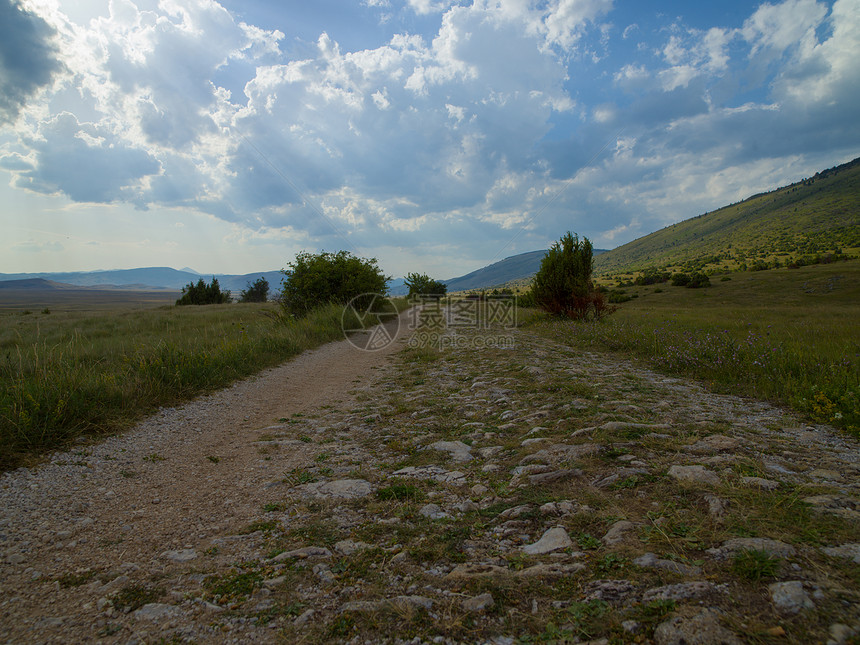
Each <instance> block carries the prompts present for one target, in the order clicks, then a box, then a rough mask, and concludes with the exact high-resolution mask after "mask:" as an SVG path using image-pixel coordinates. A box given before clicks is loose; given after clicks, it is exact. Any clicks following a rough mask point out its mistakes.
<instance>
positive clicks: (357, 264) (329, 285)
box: [280, 251, 389, 316]
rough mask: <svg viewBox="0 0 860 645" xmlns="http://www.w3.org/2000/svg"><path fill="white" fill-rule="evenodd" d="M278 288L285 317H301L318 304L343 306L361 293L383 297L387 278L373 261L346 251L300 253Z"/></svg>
mask: <svg viewBox="0 0 860 645" xmlns="http://www.w3.org/2000/svg"><path fill="white" fill-rule="evenodd" d="M284 274H285V275H286V278H285V279H284V283H283V288H282V289H281V297H280V301H281V306H282V307H283V308H284V310H285V311H286V312H287V313H288V314H292V315H294V316H304V315H306V314H307V313H308V312H309V311H311V310H312V309H314V308H316V307H319V306H321V305H325V304H329V303H335V304H340V305H343V304H346V303H348V302H350V301H351V300H352V299H353V298H355V297H357V296H360V295H362V294H371V295H369V296H368V297H367V302H363V301H361V302H357V303H356V304H357V305H358V306H359V307H363V306H366V305H369V304H370V302H371V300H372V299H373V296H374V295H380V296H381V295H385V289H386V283H387V282H388V280H389V278H386V277H385V275H383V274H382V272H381V271H380V270H379V267H378V266H377V264H376V259H375V258H371V259H369V260H368V259H365V258H359V257H356V256H354V255H352V254H351V253H349V252H348V251H338V252H337V253H326V252H323V253H316V254H313V253H299V255H297V256H296V260H295V262H293V263H292V264H290V268H289V269H285V270H284Z"/></svg>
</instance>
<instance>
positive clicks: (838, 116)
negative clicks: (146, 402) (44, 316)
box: [0, 0, 860, 279]
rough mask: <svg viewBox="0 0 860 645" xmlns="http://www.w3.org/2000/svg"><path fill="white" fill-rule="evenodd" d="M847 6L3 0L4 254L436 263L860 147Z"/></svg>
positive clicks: (600, 222)
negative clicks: (321, 257)
mask: <svg viewBox="0 0 860 645" xmlns="http://www.w3.org/2000/svg"><path fill="white" fill-rule="evenodd" d="M858 60H860V0H835V1H832V2H828V1H824V0H818V1H817V0H785V1H784V2H774V3H761V4H759V3H756V2H740V1H736V0H724V1H723V2H709V3H692V2H689V1H688V0H685V1H684V2H681V1H680V0H671V1H669V0H667V1H664V2H660V1H655V2H642V1H641V0H459V1H452V0H355V1H351V0H314V1H313V2H308V0H221V1H220V2H216V1H215V0H138V1H137V2H132V1H131V0H109V1H108V0H0V227H2V229H0V230H2V236H0V272H4V273H17V272H47V271H86V270H98V269H123V268H135V267H143V266H172V267H174V268H185V267H190V268H193V269H195V270H197V271H200V272H202V273H215V272H217V273H251V272H255V271H265V270H278V269H282V268H285V267H287V266H288V265H289V263H290V262H292V261H293V259H294V258H295V256H296V254H297V253H299V252H302V251H308V252H312V253H316V252H319V251H339V250H346V251H349V252H351V253H354V254H355V255H358V256H360V257H365V258H371V257H372V258H376V259H377V261H378V263H379V266H380V267H381V268H382V269H383V271H385V272H386V274H387V275H391V276H395V277H399V276H403V275H405V274H406V273H407V272H420V273H427V274H429V275H431V276H432V277H435V278H440V279H445V278H451V277H455V276H458V275H462V274H464V273H467V272H469V271H472V270H475V269H477V268H479V267H481V266H485V265H486V264H489V263H491V262H493V261H498V260H500V259H502V258H504V257H507V256H510V255H515V254H517V253H523V252H527V251H532V250H536V249H542V248H547V247H548V246H549V245H550V244H551V243H552V242H553V241H555V240H558V239H559V238H560V237H561V236H562V235H564V233H565V232H567V231H572V232H575V233H577V234H579V235H580V236H585V237H588V238H589V239H590V240H591V241H592V243H593V244H594V246H595V247H596V248H607V249H611V248H615V247H617V246H619V245H621V244H624V243H626V242H629V241H631V240H634V239H636V238H638V237H641V236H643V235H646V234H648V233H650V232H652V231H655V230H658V229H660V228H663V227H665V226H667V225H669V224H672V223H674V222H677V221H680V220H684V219H687V218H690V217H694V216H696V215H699V214H701V213H705V212H708V211H710V210H714V209H716V208H719V207H721V206H724V205H726V204H729V203H733V202H736V201H739V200H741V199H744V198H746V197H748V196H750V195H752V194H755V193H757V192H760V191H762V190H767V189H770V188H775V187H777V186H779V185H783V184H786V183H790V182H792V181H797V180H799V179H801V178H804V177H807V176H810V175H812V174H814V173H815V172H816V171H817V170H821V169H824V168H828V167H831V166H834V165H837V164H839V163H844V162H846V161H850V160H851V159H853V158H855V157H858V156H860V65H858V64H857V61H858Z"/></svg>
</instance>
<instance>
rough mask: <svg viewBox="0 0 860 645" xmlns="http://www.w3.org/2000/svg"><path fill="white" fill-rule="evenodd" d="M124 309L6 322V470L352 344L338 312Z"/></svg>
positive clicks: (0, 391) (2, 464) (0, 447)
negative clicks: (331, 345)
mask: <svg viewBox="0 0 860 645" xmlns="http://www.w3.org/2000/svg"><path fill="white" fill-rule="evenodd" d="M118 303H119V304H117V305H115V306H114V307H108V306H107V305H106V303H105V302H103V301H101V300H99V301H98V302H96V303H94V304H91V306H88V305H87V303H86V302H85V301H81V300H75V301H70V302H65V303H62V304H61V305H60V306H59V307H55V308H54V309H49V308H45V309H43V310H42V311H38V310H31V309H17V310H14V309H7V310H4V311H0V470H6V469H9V468H14V467H16V466H20V465H25V464H27V463H31V462H32V461H33V459H34V458H35V456H37V455H39V454H41V453H44V452H46V451H49V450H52V449H55V448H62V447H66V446H68V445H70V444H71V443H72V442H74V441H75V440H76V439H78V438H79V437H81V436H82V435H99V434H105V433H113V432H117V431H119V430H121V429H123V428H125V427H128V426H129V425H131V424H132V423H133V422H134V421H135V420H138V419H140V418H141V417H142V416H144V415H145V414H147V413H151V412H153V411H155V410H156V409H158V408H159V407H160V406H170V405H175V404H177V403H179V402H181V401H184V400H188V399H190V398H193V397H195V396H198V395H199V394H202V393H205V392H209V391H213V390H216V389H218V388H222V387H225V386H227V385H229V384H230V383H232V382H234V381H236V380H237V379H241V378H244V377H246V376H249V375H252V374H255V373H257V372H259V371H260V370H262V369H264V368H266V367H270V366H274V365H277V364H279V363H281V362H283V361H284V360H286V359H287V358H289V357H291V356H294V355H296V354H298V353H300V352H302V351H304V350H306V349H309V348H312V347H315V346H318V345H321V344H323V343H325V342H328V341H331V340H335V339H339V338H342V337H343V335H342V331H341V314H342V311H343V308H342V307H340V306H329V307H322V308H320V309H317V310H315V311H313V312H312V313H311V314H310V315H309V316H307V317H306V318H302V319H286V320H285V319H283V318H282V317H280V316H279V315H278V314H279V308H278V306H277V305H274V304H231V305H207V306H204V307H194V306H189V307H175V306H157V307H153V306H151V305H149V306H145V305H146V303H144V304H140V303H138V304H137V305H136V306H130V305H129V303H128V300H126V299H119V300H118ZM350 325H351V326H352V327H353V328H357V327H358V326H359V324H358V322H357V321H353V322H351V323H350Z"/></svg>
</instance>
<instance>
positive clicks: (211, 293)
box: [176, 276, 233, 305]
mask: <svg viewBox="0 0 860 645" xmlns="http://www.w3.org/2000/svg"><path fill="white" fill-rule="evenodd" d="M232 301H233V298H231V297H230V292H229V291H221V285H219V284H218V278H216V277H215V276H212V282H211V283H210V284H206V283H205V282H204V281H203V278H200V279H199V280H198V281H197V284H194V283H193V282H189V283H188V284H187V285H185V286H184V287H182V297H181V298H179V300H177V301H176V304H177V305H220V304H226V303H228V302H232Z"/></svg>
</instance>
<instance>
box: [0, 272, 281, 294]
mask: <svg viewBox="0 0 860 645" xmlns="http://www.w3.org/2000/svg"><path fill="white" fill-rule="evenodd" d="M212 277H213V276H212V275H209V274H198V273H190V272H188V271H177V270H176V269H171V268H170V267H146V268H140V269H120V270H116V271H72V272H67V273H0V285H2V284H3V283H4V282H8V281H22V280H39V279H41V280H48V281H52V282H58V283H64V284H67V285H70V286H75V287H100V288H103V289H117V288H121V289H132V288H135V289H139V290H148V289H170V290H176V291H179V290H180V289H182V287H184V286H185V285H187V284H188V283H189V282H197V281H198V280H200V279H203V280H205V281H206V282H209V281H210V280H211V279H212ZM214 277H216V278H218V283H219V284H220V285H221V288H222V289H228V290H230V291H232V292H233V295H234V296H238V295H239V292H240V291H242V290H243V289H245V288H247V286H248V284H249V283H252V282H254V281H255V280H257V279H258V278H261V277H263V278H266V280H268V281H269V287H270V288H271V290H272V291H277V290H278V289H279V288H280V286H281V280H282V279H283V277H284V275H283V273H281V272H280V271H261V272H259V273H247V274H242V275H231V274H220V275H219V274H215V276H214ZM7 288H9V287H7ZM35 288H38V287H35Z"/></svg>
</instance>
